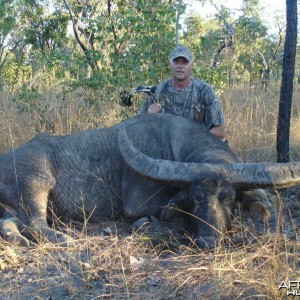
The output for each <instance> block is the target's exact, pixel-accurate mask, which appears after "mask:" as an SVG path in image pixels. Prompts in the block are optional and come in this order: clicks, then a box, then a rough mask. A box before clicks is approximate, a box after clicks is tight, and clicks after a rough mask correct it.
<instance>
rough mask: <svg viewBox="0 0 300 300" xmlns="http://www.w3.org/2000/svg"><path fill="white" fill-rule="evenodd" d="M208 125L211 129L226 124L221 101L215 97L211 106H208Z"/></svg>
mask: <svg viewBox="0 0 300 300" xmlns="http://www.w3.org/2000/svg"><path fill="white" fill-rule="evenodd" d="M207 113H208V117H207V121H208V122H207V123H208V124H207V125H208V127H209V128H212V127H216V126H219V125H222V124H224V116H223V112H222V108H221V105H220V102H219V100H218V99H217V98H216V97H215V99H214V101H213V103H212V105H211V106H208V112H207Z"/></svg>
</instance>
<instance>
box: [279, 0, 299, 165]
mask: <svg viewBox="0 0 300 300" xmlns="http://www.w3.org/2000/svg"><path fill="white" fill-rule="evenodd" d="M297 24H298V21H297V0H286V36H285V44H284V54H283V65H282V81H281V89H280V100H279V112H278V123H277V162H288V161H289V136H290V121H291V107H292V98H293V80H294V75H295V57H296V45H297Z"/></svg>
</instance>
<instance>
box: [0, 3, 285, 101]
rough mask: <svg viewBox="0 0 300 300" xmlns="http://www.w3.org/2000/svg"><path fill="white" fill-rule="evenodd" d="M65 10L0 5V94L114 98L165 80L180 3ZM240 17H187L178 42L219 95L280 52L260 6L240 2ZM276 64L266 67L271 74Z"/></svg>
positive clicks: (252, 76) (225, 13)
mask: <svg viewBox="0 0 300 300" xmlns="http://www.w3.org/2000/svg"><path fill="white" fill-rule="evenodd" d="M66 2H67V3H68V6H66V4H65V3H66ZM66 2H65V1H63V0H54V1H52V4H53V5H52V6H51V10H49V9H48V7H49V3H50V0H13V1H9V0H2V1H1V2H0V36H1V38H2V39H4V41H5V43H6V44H5V46H6V47H3V46H4V44H3V45H1V42H0V48H1V46H2V49H3V50H4V51H3V54H2V56H1V55H0V79H1V82H2V88H3V89H4V88H7V89H14V90H18V89H19V90H20V97H21V98H22V97H23V98H22V101H24V102H26V101H27V100H26V97H25V94H26V93H28V95H29V97H31V96H32V97H33V98H34V95H31V93H32V92H33V90H32V88H34V89H36V88H37V87H42V86H45V85H48V86H51V85H62V86H63V87H64V88H66V89H68V88H71V89H76V88H78V87H84V88H85V89H88V90H89V89H90V90H93V91H97V90H102V89H105V90H108V91H111V92H113V91H115V90H116V89H129V88H132V87H134V86H137V85H141V84H149V85H152V84H157V83H158V82H160V81H161V80H163V79H165V78H166V77H168V76H169V68H168V56H169V53H170V52H171V50H172V49H173V47H174V46H175V39H176V32H175V29H176V28H175V26H176V13H180V14H182V13H183V12H184V11H185V5H184V4H182V3H181V1H175V0H162V1H161V0H154V1H146V0H136V1H129V0H116V1H112V0H108V1H98V0H90V1H88V2H86V1H83V2H82V1H76V0H68V1H66ZM243 9H244V11H245V14H244V15H242V16H241V17H239V18H238V19H237V20H234V19H233V18H232V15H231V12H230V10H228V9H227V8H225V7H222V8H221V10H220V11H219V12H218V14H217V15H216V16H215V17H214V18H211V19H210V20H205V19H204V18H202V17H200V16H197V15H190V16H189V17H188V18H187V19H186V22H185V25H184V27H183V28H184V34H183V35H182V36H181V37H180V41H179V43H180V44H185V45H187V46H189V47H190V48H191V49H192V51H193V53H194V65H195V68H194V74H195V75H196V76H197V77H199V78H201V79H203V80H204V81H206V82H208V83H209V84H211V85H213V86H214V88H215V90H216V91H217V92H218V93H220V92H222V90H223V89H224V87H225V85H226V84H227V83H228V82H229V81H230V80H231V79H232V78H235V79H239V80H241V79H243V80H245V81H251V82H254V81H256V80H259V79H260V76H261V72H262V70H264V68H265V66H264V60H265V61H267V62H268V61H270V60H272V57H273V56H274V55H275V52H276V51H277V52H278V51H280V49H279V50H278V49H277V48H276V47H277V43H278V41H277V40H274V38H270V37H268V35H267V29H266V27H265V25H264V24H263V22H262V21H261V19H260V15H259V12H260V9H259V2H258V1H257V0H247V1H244V2H243ZM76 20H78V24H75V23H76ZM71 21H74V22H75V23H74V25H75V26H74V27H73V28H72V26H71V24H72V22H71ZM228 24H232V27H233V29H234V33H233V45H231V46H228V47H227V46H226V43H228V33H227V31H226V26H227V25H228ZM76 26H77V27H76ZM75 27H76V28H75ZM75 33H76V34H77V35H78V36H77V37H76V35H75ZM12 37H13V38H12ZM8 41H9V42H10V43H8ZM224 45H225V46H224ZM223 46H224V47H223ZM222 47H223V48H222ZM220 49H221V50H220ZM212 61H215V62H216V64H215V65H214V68H212ZM279 64H280V62H278V63H277V64H274V65H272V66H271V73H272V70H275V68H277V69H278V68H279ZM272 68H273V69H272ZM277 69H276V71H277V73H278V70H277ZM26 95H27V94H26ZM24 97H25V98H24ZM24 99H25V100H24ZM26 103H27V102H26ZM27 104H28V103H27ZM30 105H31V104H30Z"/></svg>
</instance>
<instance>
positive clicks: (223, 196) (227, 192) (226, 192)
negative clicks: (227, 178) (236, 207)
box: [218, 189, 235, 206]
mask: <svg viewBox="0 0 300 300" xmlns="http://www.w3.org/2000/svg"><path fill="white" fill-rule="evenodd" d="M218 198H219V200H220V202H221V203H223V204H224V205H225V206H232V205H233V204H234V199H235V192H234V191H233V190H231V189H222V191H221V192H220V193H219V195H218Z"/></svg>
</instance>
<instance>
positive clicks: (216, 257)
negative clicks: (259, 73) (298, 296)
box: [0, 88, 300, 300]
mask: <svg viewBox="0 0 300 300" xmlns="http://www.w3.org/2000/svg"><path fill="white" fill-rule="evenodd" d="M278 94H279V92H278V90H274V91H273V92H271V91H270V90H269V91H267V92H264V93H258V92H255V91H244V90H243V89H240V90H238V89H236V90H232V91H227V92H225V93H224V95H223V96H222V97H221V101H222V106H223V108H224V112H225V119H226V122H227V129H228V139H229V142H230V144H231V146H232V147H233V148H234V149H235V151H236V152H237V153H238V154H239V155H240V156H241V157H242V158H243V160H244V161H275V160H276V159H275V157H276V152H275V151H276V149H275V140H276V121H277V117H276V115H277V102H278V97H279V96H278ZM0 98H1V99H0V100H1V101H0V103H1V104H0V105H1V106H0V132H1V146H0V149H1V151H4V150H6V149H8V148H11V147H12V146H17V145H18V144H20V143H22V142H24V141H25V140H27V139H29V138H30V137H32V136H33V135H34V134H35V133H36V132H39V131H48V132H52V133H54V134H68V133H71V132H73V131H75V130H79V129H85V128H93V127H105V126H110V125H112V124H115V123H117V122H119V121H120V120H121V119H123V118H125V117H127V116H129V115H131V114H133V112H132V111H129V112H128V111H126V110H125V109H124V108H121V107H120V106H119V105H118V98H117V97H115V98H114V99H112V101H111V102H109V101H107V99H108V96H107V95H105V94H101V95H94V94H88V93H87V92H84V91H81V92H78V91H77V92H76V93H65V94H61V93H60V92H59V91H58V92H53V91H52V92H50V91H45V92H44V93H43V94H42V96H40V98H38V101H39V102H38V103H39V106H38V107H34V108H32V107H33V106H34V105H35V102H32V103H29V104H28V101H27V102H26V103H23V102H22V101H20V100H13V97H12V95H8V94H3V93H2V94H1V95H0ZM299 99H300V97H299V88H298V91H296V92H295V98H294V104H293V120H292V128H291V152H292V158H293V159H295V160H300V150H299V149H300V145H299V143H300V130H299V128H300V118H299V116H300V113H299V107H300V103H299ZM31 105H32V107H31ZM297 128H298V130H297ZM270 197H271V198H272V199H273V200H272V201H273V204H274V212H273V214H272V220H271V221H270V224H269V226H266V224H264V223H263V222H262V221H261V220H258V219H255V218H254V217H251V218H250V217H248V216H246V217H244V216H243V217H242V216H239V217H238V218H237V219H236V220H235V221H234V226H233V230H232V232H231V233H229V234H227V235H226V236H224V241H223V242H222V243H221V244H220V246H218V247H217V248H215V249H214V250H211V251H204V250H200V249H197V248H196V247H195V246H192V245H190V244H188V243H187V244H185V245H182V244H180V243H177V242H176V239H173V242H172V243H166V242H165V241H164V240H163V239H159V238H157V239H150V238H149V237H148V236H147V235H143V234H138V235H137V234H129V233H130V225H131V224H130V223H127V222H126V221H119V222H109V223H108V222H103V223H101V224H96V225H92V224H88V225H86V226H85V227H82V225H80V224H76V223H73V224H68V226H66V228H65V229H64V230H65V231H67V232H68V233H69V234H70V235H71V236H73V237H75V238H76V239H77V240H78V241H79V242H78V243H77V244H76V245H74V246H72V247H70V248H61V247H59V246H58V245H53V244H49V243H43V244H38V245H35V246H33V247H30V248H29V249H24V248H21V247H20V246H18V245H13V244H8V243H7V242H5V241H3V240H0V242H1V243H0V270H1V279H0V298H1V299H52V300H53V299H230V300H231V299H285V298H287V297H286V290H284V289H282V290H281V291H279V290H278V285H279V284H280V283H281V282H282V281H286V282H287V281H288V280H300V271H299V261H300V259H299V258H300V257H299V253H300V243H299V242H300V239H299V237H300V236H299V229H298V228H299V225H300V213H299V212H300V204H299V203H298V202H296V201H295V197H296V196H295V195H294V194H293V193H292V191H291V192H286V193H285V194H282V195H281V198H280V197H279V195H274V194H273V193H272V195H270ZM281 199H283V200H284V201H282V200H281ZM299 200H300V199H299ZM105 228H106V229H107V228H109V230H105ZM110 232H111V233H110Z"/></svg>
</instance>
